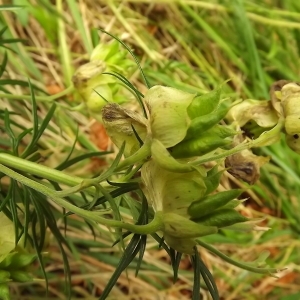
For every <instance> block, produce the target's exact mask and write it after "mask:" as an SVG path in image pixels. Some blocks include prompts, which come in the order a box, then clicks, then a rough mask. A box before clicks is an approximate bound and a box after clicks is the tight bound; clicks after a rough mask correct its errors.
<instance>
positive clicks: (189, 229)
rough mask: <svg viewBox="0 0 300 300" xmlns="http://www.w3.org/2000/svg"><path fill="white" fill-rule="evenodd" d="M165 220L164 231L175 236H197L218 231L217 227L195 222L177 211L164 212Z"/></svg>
mask: <svg viewBox="0 0 300 300" xmlns="http://www.w3.org/2000/svg"><path fill="white" fill-rule="evenodd" d="M163 222H164V229H163V232H164V233H165V234H167V235H170V236H172V237H174V238H196V237H201V236H205V235H209V234H213V233H216V232H217V231H218V229H217V228H216V227H213V226H205V225H201V224H198V223H195V222H193V221H191V220H189V219H187V218H185V217H182V216H180V215H178V214H176V213H166V214H164V217H163Z"/></svg>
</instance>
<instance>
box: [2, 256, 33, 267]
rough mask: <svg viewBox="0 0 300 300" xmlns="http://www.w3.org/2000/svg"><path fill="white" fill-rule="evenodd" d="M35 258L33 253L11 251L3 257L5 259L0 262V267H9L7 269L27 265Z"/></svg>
mask: <svg viewBox="0 0 300 300" xmlns="http://www.w3.org/2000/svg"><path fill="white" fill-rule="evenodd" d="M35 259H36V255H35V254H26V253H19V252H12V253H9V254H8V255H7V256H6V257H5V259H4V260H3V261H2V262H1V263H0V267H1V268H9V270H16V269H20V268H24V267H26V266H28V265H29V264H31V263H32V262H33V261H34V260H35Z"/></svg>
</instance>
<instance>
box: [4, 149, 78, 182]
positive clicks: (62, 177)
mask: <svg viewBox="0 0 300 300" xmlns="http://www.w3.org/2000/svg"><path fill="white" fill-rule="evenodd" d="M0 163H1V164H3V165H5V166H8V167H11V168H14V169H17V170H19V171H23V172H26V173H29V174H32V175H35V176H39V177H42V178H45V179H48V180H52V181H55V182H58V183H63V184H66V185H68V186H74V185H78V184H81V183H82V181H83V180H84V179H83V178H80V177H76V176H71V175H68V174H65V173H63V172H62V171H58V170H55V169H52V168H49V167H47V166H43V165H39V164H37V163H34V162H32V161H28V160H26V159H23V158H19V157H16V156H13V155H10V154H7V153H0Z"/></svg>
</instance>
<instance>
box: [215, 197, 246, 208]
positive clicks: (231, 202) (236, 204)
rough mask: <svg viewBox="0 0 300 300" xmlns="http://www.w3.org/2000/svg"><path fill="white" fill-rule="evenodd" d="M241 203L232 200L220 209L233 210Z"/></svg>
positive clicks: (240, 201)
mask: <svg viewBox="0 0 300 300" xmlns="http://www.w3.org/2000/svg"><path fill="white" fill-rule="evenodd" d="M241 203H243V200H237V199H233V200H231V201H229V202H228V203H227V204H225V205H224V206H222V207H221V208H220V209H233V208H236V207H237V206H239V205H240V204H241Z"/></svg>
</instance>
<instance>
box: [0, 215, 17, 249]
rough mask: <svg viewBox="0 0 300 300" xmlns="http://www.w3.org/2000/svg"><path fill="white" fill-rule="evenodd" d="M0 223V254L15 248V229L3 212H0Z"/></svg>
mask: <svg viewBox="0 0 300 300" xmlns="http://www.w3.org/2000/svg"><path fill="white" fill-rule="evenodd" d="M0 224H1V231H0V255H5V254H7V253H9V252H10V251H11V250H13V249H14V248H15V229H14V224H13V222H12V221H11V220H10V219H9V218H7V217H6V216H5V214H4V213H3V212H0Z"/></svg>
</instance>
